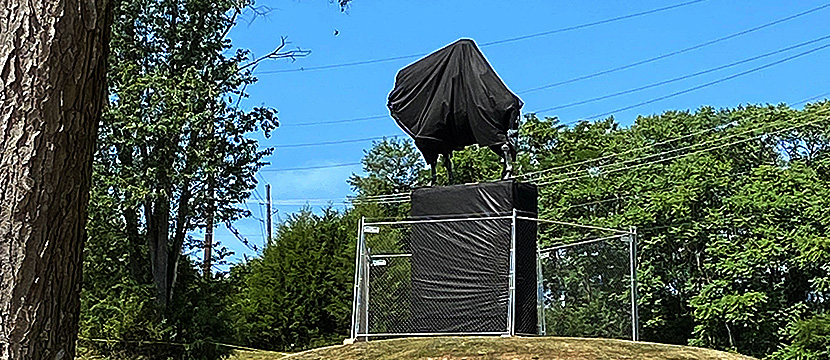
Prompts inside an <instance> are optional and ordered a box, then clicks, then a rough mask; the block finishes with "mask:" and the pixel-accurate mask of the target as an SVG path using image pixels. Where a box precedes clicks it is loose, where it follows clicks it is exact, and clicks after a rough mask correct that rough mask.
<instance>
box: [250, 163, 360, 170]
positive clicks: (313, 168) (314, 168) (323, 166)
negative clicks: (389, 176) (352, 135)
mask: <svg viewBox="0 0 830 360" xmlns="http://www.w3.org/2000/svg"><path fill="white" fill-rule="evenodd" d="M360 164H362V163H361V162H359V161H358V162H351V163H342V164H331V165H319V166H305V167H293V168H281V169H262V170H259V171H266V172H282V171H305V170H317V169H331V168H338V167H347V166H357V165H360Z"/></svg>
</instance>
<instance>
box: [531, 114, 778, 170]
mask: <svg viewBox="0 0 830 360" xmlns="http://www.w3.org/2000/svg"><path fill="white" fill-rule="evenodd" d="M782 122H783V123H787V122H789V121H779V122H776V123H768V124H764V125H761V126H758V127H755V128H750V129H747V130H744V131H741V132H738V133H734V134H729V135H726V136H723V137H720V138H716V139H711V140H707V141H703V142H700V143H695V144H690V145H687V146H683V147H679V148H676V149H672V150H667V151H663V152H659V153H655V154H649V155H646V156H642V157H638V158H634V159H629V160H625V161H623V162H619V163H610V164H606V165H600V166H597V167H595V168H594V170H595V171H597V172H601V171H602V169H603V168H606V167H610V166H614V165H618V166H624V165H626V164H630V163H635V162H638V161H641V160H645V159H648V158H652V157H655V156H662V155H668V154H673V153H677V152H680V151H684V150H689V149H692V148H695V147H699V146H704V145H708V144H712V143H716V142H719V141H722V140H727V139H731V138H734V137H738V136H741V135H745V134H749V133H752V132H755V131H758V130H762V129H765V128H768V127H771V126H774V125H778V124H779V123H782ZM582 171H584V169H583V170H575V171H572V172H569V173H565V174H555V175H550V176H547V177H545V176H542V177H539V178H536V179H531V181H534V180H535V181H539V180H548V179H550V178H552V177H556V176H570V175H576V174H579V173H581V172H582Z"/></svg>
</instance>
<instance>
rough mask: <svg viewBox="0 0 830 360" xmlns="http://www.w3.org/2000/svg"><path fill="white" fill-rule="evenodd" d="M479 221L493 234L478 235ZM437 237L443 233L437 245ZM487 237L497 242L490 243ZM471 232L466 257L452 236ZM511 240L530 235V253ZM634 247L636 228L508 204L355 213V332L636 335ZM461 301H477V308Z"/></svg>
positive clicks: (359, 335) (364, 335)
mask: <svg viewBox="0 0 830 360" xmlns="http://www.w3.org/2000/svg"><path fill="white" fill-rule="evenodd" d="M482 225H484V228H486V229H491V230H493V229H494V230H493V231H494V232H495V235H494V234H479V233H476V232H477V229H480V228H481V227H482ZM436 234H443V235H442V236H445V237H447V238H446V239H441V241H443V242H441V246H439V247H436V246H435V241H434V240H435V239H434V237H435V236H436ZM447 234H449V235H447ZM453 234H458V238H457V239H456V238H453V236H454V235H453ZM486 236H490V237H493V236H496V237H499V239H504V241H502V242H498V241H495V242H493V241H490V242H488V241H486V239H490V238H484V237H486ZM476 237H481V238H478V240H482V241H480V243H481V244H485V245H487V246H482V247H481V248H480V249H479V248H476V250H475V251H474V254H475V256H467V255H469V248H466V249H461V248H460V247H459V246H461V245H459V244H457V243H464V242H466V245H470V243H475V240H476ZM517 238H519V239H528V238H530V239H536V250H535V251H534V252H530V253H528V252H522V251H518V252H517V249H516V246H517ZM425 244H430V245H425ZM493 244H496V245H493ZM474 245H475V244H474ZM488 246H489V247H488ZM636 248H637V246H636V229H634V228H633V227H632V228H630V229H628V230H619V229H613V228H606V227H599V226H591V225H581V224H576V223H571V222H562V221H555V220H548V219H537V218H533V217H527V216H519V215H518V213H517V211H515V210H514V211H513V213H512V214H510V216H506V215H505V216H501V215H497V216H492V214H491V216H470V217H465V218H445V219H410V220H401V221H383V222H366V221H365V219H361V220H360V223H359V226H358V241H357V249H356V254H355V255H356V258H355V284H354V294H353V295H354V301H353V307H352V328H351V334H352V338H353V339H363V340H367V339H369V338H373V337H398V336H430V335H501V336H513V335H517V334H519V335H559V336H580V337H608V338H625V339H633V340H638V326H639V325H638V321H639V320H638V314H637V281H636V278H637V277H636V259H637V253H636ZM462 250H464V251H462ZM462 254H467V255H462ZM528 254H529V255H528ZM483 260H486V265H487V266H486V267H485V266H483V265H482V264H484V263H483V262H482V261H483ZM534 270H535V273H534ZM529 283H531V285H527V284H529ZM528 299H531V300H530V301H528ZM532 299H535V303H534V302H533V301H532ZM458 302H466V304H473V305H475V307H476V308H475V309H473V310H475V311H474V312H469V311H466V309H467V308H469V307H470V306H467V307H466V308H464V307H458V306H456V305H457V304H456V303H458ZM459 309H461V310H459ZM530 322H535V323H536V326H535V334H534V333H533V332H534V331H533V328H530V331H526V330H521V329H517V324H528V323H530ZM436 329H440V330H436ZM522 329H528V327H527V326H525V327H524V328H522Z"/></svg>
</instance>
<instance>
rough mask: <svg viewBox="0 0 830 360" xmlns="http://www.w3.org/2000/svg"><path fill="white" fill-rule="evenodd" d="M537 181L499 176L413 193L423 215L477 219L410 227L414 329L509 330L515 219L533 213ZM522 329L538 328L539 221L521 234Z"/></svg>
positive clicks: (525, 225)
mask: <svg viewBox="0 0 830 360" xmlns="http://www.w3.org/2000/svg"><path fill="white" fill-rule="evenodd" d="M536 197H537V190H536V187H535V186H534V185H532V184H525V183H519V182H516V181H501V182H493V183H480V184H469V185H456V186H445V187H431V188H422V189H417V190H415V191H414V192H413V193H412V216H413V217H414V218H418V219H446V218H447V217H452V216H455V217H458V218H479V219H473V220H460V221H440V222H421V223H416V224H413V225H412V229H411V233H410V234H409V235H408V236H409V241H408V243H409V244H410V246H411V250H412V260H411V264H412V265H411V271H412V278H411V294H412V295H411V309H410V310H411V319H412V323H411V324H412V327H413V331H414V332H422V333H423V332H430V333H431V332H506V331H507V304H508V296H509V292H508V286H509V269H510V268H509V265H510V241H511V236H512V235H511V232H512V226H511V220H510V219H509V218H506V219H491V217H496V216H509V215H510V214H511V213H512V210H513V209H514V208H515V209H517V210H518V211H520V214H521V215H522V216H529V217H535V214H536V212H537V204H536ZM516 235H517V239H516V262H517V263H516V272H517V283H516V308H515V309H514V310H515V319H516V332H517V333H536V317H537V316H536V315H537V313H536V303H537V302H536V222H535V221H521V222H520V223H519V224H518V226H517V231H516Z"/></svg>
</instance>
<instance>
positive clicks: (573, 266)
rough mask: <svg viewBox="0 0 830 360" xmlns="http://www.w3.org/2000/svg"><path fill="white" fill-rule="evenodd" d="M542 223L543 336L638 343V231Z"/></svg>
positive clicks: (540, 264)
mask: <svg viewBox="0 0 830 360" xmlns="http://www.w3.org/2000/svg"><path fill="white" fill-rule="evenodd" d="M538 221H539V224H540V227H539V243H540V249H539V257H538V259H539V267H540V274H541V280H542V281H541V282H542V284H541V289H540V291H541V293H542V302H543V305H544V316H543V318H542V319H543V322H544V324H543V332H542V333H543V334H545V335H552V336H578V337H602V338H615V339H634V340H637V339H638V334H637V329H638V319H637V317H638V316H637V307H636V305H635V304H636V296H637V295H636V286H637V284H636V281H632V279H636V263H632V261H636V233H635V230H634V229H630V230H627V231H624V230H616V229H607V228H598V227H591V226H585V225H579V224H568V223H562V222H555V221H549V220H542V219H540V220H538Z"/></svg>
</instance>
